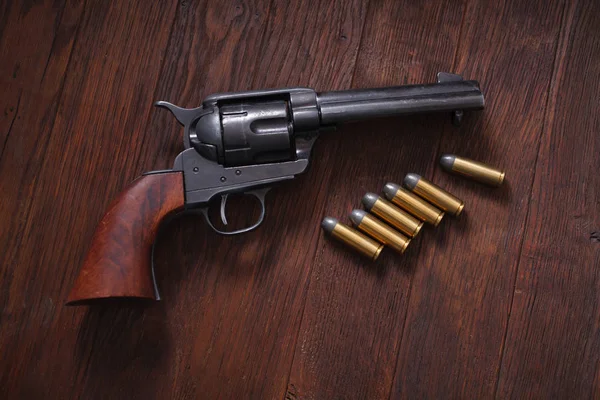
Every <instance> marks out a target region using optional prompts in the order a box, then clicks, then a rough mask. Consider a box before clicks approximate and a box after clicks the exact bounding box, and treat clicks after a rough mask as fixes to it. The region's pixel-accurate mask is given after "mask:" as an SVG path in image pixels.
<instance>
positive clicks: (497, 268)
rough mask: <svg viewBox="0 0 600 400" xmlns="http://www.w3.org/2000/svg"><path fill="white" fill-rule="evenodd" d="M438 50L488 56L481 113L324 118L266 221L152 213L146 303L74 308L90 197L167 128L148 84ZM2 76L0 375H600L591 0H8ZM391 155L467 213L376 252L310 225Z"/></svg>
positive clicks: (279, 77) (316, 78)
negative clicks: (242, 230)
mask: <svg viewBox="0 0 600 400" xmlns="http://www.w3.org/2000/svg"><path fill="white" fill-rule="evenodd" d="M438 71H450V72H456V73H460V74H463V75H464V76H465V77H467V78H471V79H478V80H479V81H480V83H481V86H482V88H483V89H484V92H485V94H486V109H485V111H483V112H481V113H470V114H468V115H466V118H465V123H464V125H463V126H462V127H461V128H460V129H457V128H454V127H452V126H451V124H450V123H449V120H448V118H447V116H446V115H438V116H426V117H407V118H397V119H389V120H385V121H377V122H375V123H357V124H352V125H347V126H344V127H342V128H340V129H338V131H337V132H326V133H323V134H322V136H321V138H320V139H319V143H318V144H317V147H316V149H315V152H314V154H313V155H314V157H313V160H312V161H313V164H312V166H311V168H310V170H309V171H308V172H307V173H306V174H305V175H303V176H302V177H301V178H299V179H297V180H295V181H293V182H289V183H286V184H282V185H280V186H278V187H276V188H275V189H274V190H273V191H272V192H271V193H270V194H269V197H268V199H267V207H268V209H267V217H266V220H265V223H264V224H263V226H262V227H261V228H260V229H258V230H257V231H255V232H252V233H250V234H247V235H244V236H239V237H221V236H218V235H216V234H214V233H213V232H212V231H211V230H210V229H209V228H208V227H207V225H206V224H205V223H204V221H203V220H202V219H200V218H199V217H196V216H187V217H184V218H178V219H176V220H174V221H172V222H171V223H170V224H169V225H168V226H166V227H165V229H164V231H163V232H162V234H161V236H160V238H159V241H158V244H157V247H156V258H155V262H156V277H157V281H158V285H159V288H160V289H161V295H162V298H163V300H162V301H161V302H158V303H153V304H151V305H148V304H136V303H133V304H132V303H127V304H121V305H119V304H111V305H109V306H93V307H89V308H86V307H76V308H73V307H65V305H64V304H65V302H66V300H67V296H68V294H69V291H70V289H71V287H72V286H73V284H74V282H75V278H76V276H77V274H78V272H79V269H80V267H81V265H82V263H83V261H84V258H85V256H86V252H87V250H88V249H89V246H90V243H91V241H92V236H93V234H94V231H95V229H96V225H97V224H98V222H99V221H100V220H101V218H102V216H103V215H104V213H105V211H106V209H107V208H108V207H109V205H110V204H111V203H112V201H113V200H114V199H115V198H116V197H117V196H118V194H119V192H121V191H122V190H124V189H125V188H126V187H127V186H128V185H129V183H130V182H131V181H132V180H133V179H134V178H135V177H136V176H139V175H140V174H142V173H144V172H146V171H150V170H160V169H166V168H170V167H171V165H172V163H173V160H174V158H175V156H176V155H177V154H178V152H179V151H180V150H181V148H182V138H181V134H182V130H181V127H180V126H179V125H178V124H177V123H176V122H175V120H174V119H173V118H172V116H170V115H169V114H168V113H167V112H164V111H161V110H158V109H153V108H152V103H153V102H154V101H156V100H168V101H172V102H174V103H177V104H179V105H181V106H185V107H192V106H197V105H198V104H200V102H201V101H202V99H203V98H204V97H205V96H207V95H209V94H211V93H214V92H218V91H239V90H247V89H251V88H263V87H278V86H295V85H302V86H310V87H314V88H316V89H317V90H335V89H345V88H350V87H369V86H383V85H394V84H405V83H417V82H431V81H433V80H434V78H435V73H436V72H438ZM0 85H1V86H0V87H1V88H2V91H1V93H2V96H1V97H0V193H1V194H0V196H1V197H0V360H2V363H1V368H0V395H1V396H2V398H8V399H13V398H14V399H37V398H40V399H41V398H44V399H45V398H57V399H58V398H60V399H64V398H85V399H95V398H98V399H107V398H111V399H112V398H125V399H129V398H144V399H166V398H207V399H214V398H258V399H263V398H268V399H270V398H276V399H284V398H287V399H300V398H307V399H325V398H357V399H362V398H369V399H375V398H386V399H387V398H494V397H497V398H598V397H599V396H600V272H598V271H600V200H599V199H600V178H599V174H598V171H599V170H600V117H599V111H598V110H600V95H599V93H600V3H598V1H595V0H573V1H558V0H557V1H542V0H533V1H528V2H526V1H516V0H498V1H485V0H462V1H456V2H415V1H405V0H400V1H396V0H370V1H360V0H351V1H348V0H346V1H337V0H336V1H328V0H320V1H308V0H301V1H279V0H251V1H216V0H208V1H202V2H196V1H191V0H189V1H179V2H176V1H160V2H158V1H157V2H150V1H141V0H134V1H112V2H108V1H107V2H104V1H96V2H95V1H90V0H53V1H50V0H47V1H8V2H2V3H1V4H0ZM441 152H454V153H457V154H460V155H463V156H467V157H471V158H474V159H477V160H481V161H487V162H489V163H491V164H493V165H497V166H500V167H502V168H504V169H505V170H506V176H507V184H506V185H504V186H503V187H501V188H499V189H489V188H486V187H482V186H479V185H478V184H476V183H472V182H468V181H465V180H462V179H461V178H457V177H455V176H450V175H447V174H445V173H444V172H442V171H441V169H440V168H439V167H437V166H436V159H437V157H438V156H439V154H440V153H441ZM407 172H416V173H420V174H421V175H423V176H426V177H428V178H431V179H432V180H433V181H435V182H436V183H438V184H440V185H441V186H443V187H445V188H447V189H449V190H450V191H451V192H452V193H454V194H455V195H457V196H458V197H460V198H462V199H463V200H465V202H466V208H465V213H463V215H461V216H460V217H459V218H457V219H453V218H447V219H445V220H444V221H443V222H442V224H440V226H439V227H438V228H436V229H433V228H431V227H429V228H428V229H425V230H424V231H423V232H422V234H421V235H420V236H419V237H418V238H417V239H416V240H414V241H413V243H412V244H411V245H410V247H409V249H408V250H407V252H406V253H405V255H404V256H398V255H396V254H394V253H392V252H385V251H384V253H382V256H381V257H380V259H379V261H378V262H377V263H376V264H370V263H368V262H366V261H365V260H363V259H362V258H360V257H359V256H356V255H354V254H353V253H351V252H350V251H348V250H347V249H346V248H344V247H343V246H342V245H339V244H337V243H334V242H332V241H331V240H329V239H328V238H326V237H324V236H323V234H322V232H321V231H320V228H319V223H320V220H321V219H322V218H323V216H325V215H332V216H334V217H338V218H339V219H341V220H344V221H346V222H347V221H348V219H347V217H346V215H347V213H348V212H350V211H351V210H352V209H353V208H357V207H358V206H359V205H360V197H361V196H362V194H363V193H364V192H366V191H379V190H380V188H381V187H382V185H383V184H384V183H385V182H387V181H396V182H398V181H400V180H401V179H402V177H403V176H404V174H405V173H407ZM246 212H248V210H237V211H236V212H234V213H233V215H232V217H231V218H232V219H234V220H236V219H237V220H243V219H244V214H245V213H246Z"/></svg>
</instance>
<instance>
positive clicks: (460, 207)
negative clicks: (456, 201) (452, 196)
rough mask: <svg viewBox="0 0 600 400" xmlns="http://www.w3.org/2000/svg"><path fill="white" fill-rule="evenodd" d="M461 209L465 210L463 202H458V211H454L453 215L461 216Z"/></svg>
mask: <svg viewBox="0 0 600 400" xmlns="http://www.w3.org/2000/svg"><path fill="white" fill-rule="evenodd" d="M463 208H465V202H464V201H461V202H460V206H458V209H457V210H456V212H455V213H454V216H456V217H458V216H459V215H460V214H462V212H463Z"/></svg>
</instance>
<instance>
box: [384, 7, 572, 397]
mask: <svg viewBox="0 0 600 400" xmlns="http://www.w3.org/2000/svg"><path fill="white" fill-rule="evenodd" d="M562 10H563V4H562V3H559V2H554V3H552V4H546V3H543V2H519V1H512V0H508V1H498V2H488V1H472V2H469V4H468V7H467V9H466V11H465V15H464V18H465V19H464V21H463V32H462V35H461V40H460V45H459V49H458V53H457V57H456V67H455V68H456V72H458V73H461V74H464V75H465V76H469V77H476V78H477V79H479V80H480V81H481V85H482V87H483V89H484V93H485V95H486V109H485V111H484V112H483V113H482V115H481V117H480V118H470V119H468V120H467V121H465V122H466V123H465V125H464V126H463V127H462V128H461V129H460V130H446V131H444V134H443V138H442V141H441V143H440V145H439V153H453V154H458V155H462V156H465V157H469V158H471V159H475V160H481V161H484V162H487V163H490V165H494V166H498V167H500V168H503V169H505V171H506V177H507V179H506V184H505V185H503V186H502V187H501V188H500V189H497V190H494V189H490V188H487V187H485V186H483V185H479V184H477V183H474V182H470V181H467V180H464V179H462V178H459V177H456V176H454V175H449V174H446V173H445V172H443V170H442V169H441V168H439V167H436V168H435V170H434V173H433V174H432V179H433V181H434V182H435V183H436V184H439V185H440V186H441V187H443V188H445V189H447V190H448V191H450V192H451V193H453V194H454V195H456V196H457V197H459V198H461V199H462V200H464V201H465V209H464V212H463V214H461V216H460V217H458V218H456V219H452V218H448V219H446V220H445V221H444V223H442V224H440V226H439V228H438V229H437V230H436V231H435V232H433V235H432V236H431V240H430V241H428V243H427V244H426V245H425V244H424V245H423V248H422V250H423V251H422V253H421V254H420V255H419V266H418V268H416V269H415V275H414V279H413V285H412V291H411V298H410V302H409V305H408V312H407V319H406V330H405V333H404V336H403V338H402V345H401V348H400V355H399V358H398V368H397V370H396V377H395V383H394V389H393V393H394V397H401V398H408V397H424V398H428V397H431V398H440V397H451V398H463V397H470V398H490V397H493V396H494V394H495V385H496V380H497V374H498V370H499V367H500V360H501V355H502V352H503V341H504V335H505V332H506V326H507V324H508V319H509V315H510V299H511V296H510V293H511V291H512V288H513V283H514V277H515V274H516V265H517V260H518V258H519V254H520V249H521V244H522V241H523V231H524V228H525V219H526V215H527V204H528V201H529V197H530V192H531V183H532V180H533V168H532V166H534V165H535V162H536V154H535V150H533V149H537V147H538V146H539V140H540V136H541V134H542V129H543V115H544V110H545V107H546V104H547V101H548V90H549V87H550V80H551V78H552V70H553V65H554V62H555V54H556V46H557V42H558V36H559V30H560V24H561V16H562ZM481 21H490V23H480V22H481ZM524 26H525V27H527V29H523V27H524ZM507 32H510V34H507ZM515 60H518V62H515ZM439 155H440V154H437V156H439ZM435 162H436V163H437V160H436V161H435ZM432 371H437V372H438V373H435V374H434V373H432ZM424 381H427V384H426V385H425V384H423V382H424Z"/></svg>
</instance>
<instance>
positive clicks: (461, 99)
mask: <svg viewBox="0 0 600 400" xmlns="http://www.w3.org/2000/svg"><path fill="white" fill-rule="evenodd" d="M317 104H318V107H319V110H320V117H321V124H322V125H334V124H338V123H342V122H349V121H359V120H363V119H367V118H381V117H391V116H396V115H404V114H416V113H422V112H436V111H457V110H479V109H482V108H483V105H484V100H483V93H482V92H481V90H480V89H479V83H478V82H477V81H453V82H441V83H432V84H426V85H406V86H394V87H386V88H378V89H356V90H343V91H335V92H323V93H319V94H318V95H317Z"/></svg>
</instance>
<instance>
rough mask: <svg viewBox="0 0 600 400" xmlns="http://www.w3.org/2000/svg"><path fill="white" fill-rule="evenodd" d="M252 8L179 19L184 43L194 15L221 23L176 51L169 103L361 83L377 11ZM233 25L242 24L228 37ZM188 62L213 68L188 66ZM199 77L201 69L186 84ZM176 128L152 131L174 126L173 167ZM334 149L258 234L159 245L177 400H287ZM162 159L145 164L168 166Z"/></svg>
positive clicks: (170, 235) (190, 231)
mask: <svg viewBox="0 0 600 400" xmlns="http://www.w3.org/2000/svg"><path fill="white" fill-rule="evenodd" d="M269 6H270V8H269ZM240 7H241V9H237V3H235V4H233V5H228V6H226V8H225V10H223V8H222V6H221V2H214V3H212V4H210V5H208V6H207V8H206V10H197V11H196V12H195V13H192V14H191V15H190V16H189V17H188V18H189V19H190V20H189V21H179V20H178V21H177V23H176V25H175V29H174V34H173V38H174V39H173V40H176V39H175V38H177V37H182V38H183V37H185V35H184V34H183V33H181V32H179V29H183V28H185V29H192V28H190V27H189V24H190V23H191V22H190V21H193V20H194V18H195V19H196V20H201V18H203V16H204V15H205V14H208V15H210V16H211V18H208V17H206V18H207V19H206V27H205V28H203V29H206V31H205V32H203V31H202V30H201V32H202V33H197V32H196V33H194V35H197V36H199V37H204V38H208V40H197V41H194V42H192V43H186V44H184V45H183V46H182V47H181V48H179V49H177V48H174V49H172V50H171V51H170V53H169V54H168V55H167V63H166V65H167V67H166V68H165V73H164V74H163V75H165V76H166V78H165V79H166V80H167V81H169V80H170V81H171V82H172V83H168V84H166V85H165V87H164V92H163V93H161V94H160V96H162V97H165V98H167V99H171V100H174V101H177V102H180V103H182V104H183V105H185V106H189V107H192V106H197V105H198V104H199V103H200V102H201V100H202V97H203V96H205V95H208V94H211V93H212V92H216V91H234V90H236V91H237V90H245V89H250V88H262V87H286V86H294V85H298V84H302V85H314V86H316V87H319V88H328V89H340V88H345V87H348V86H349V85H350V83H351V82H350V81H351V76H352V70H353V68H354V62H355V56H356V53H357V50H358V45H359V42H360V33H361V31H362V24H363V22H364V17H365V13H366V6H365V5H361V2H359V1H352V2H347V1H336V2H330V1H324V0H323V1H320V2H308V1H304V2H284V1H276V2H272V4H270V2H267V1H265V2H254V3H251V4H248V5H240ZM215 18H216V19H215ZM232 20H233V21H234V23H235V24H234V26H233V27H231V28H227V26H228V24H229V21H232ZM192 26H193V25H192ZM224 31H226V32H228V33H227V35H226V34H225V32H224ZM342 36H343V37H342ZM173 40H172V43H171V45H173V44H175V43H174V42H173ZM176 41H177V40H176ZM177 42H178V41H177ZM178 43H179V42H178ZM186 54H190V55H191V54H202V55H203V57H205V59H194V60H185V59H182V57H184V56H182V55H186ZM192 61H194V62H193V63H192ZM171 62H173V63H176V62H177V63H179V65H178V66H175V65H174V64H172V63H171ZM190 63H192V64H191V65H193V67H192V68H191V67H190ZM323 65H327V66H329V68H328V69H327V71H323V72H322V73H321V72H319V75H318V76H313V74H314V72H315V66H323ZM171 66H172V68H173V70H169V68H171ZM190 68H191V70H192V71H194V72H193V73H192V75H190V76H187V77H186V75H185V74H186V73H188V71H190ZM319 68H320V67H319ZM171 75H172V76H171ZM182 76H183V77H185V79H182ZM162 90H163V88H161V89H160V90H159V92H160V91H162ZM160 118H163V117H160ZM164 120H165V121H167V122H166V123H165V122H162V120H161V121H158V120H157V121H153V123H152V124H151V125H152V127H153V128H152V129H155V127H158V129H157V131H158V132H161V129H160V127H161V126H162V124H165V126H167V125H166V124H167V123H168V127H167V128H166V129H167V130H169V129H173V136H172V137H165V138H163V139H158V138H157V140H158V143H159V144H158V145H157V148H156V149H154V150H153V151H154V152H160V146H161V144H160V143H161V141H162V145H163V146H165V147H167V148H169V150H168V151H165V152H164V153H161V155H160V157H161V159H159V160H158V163H159V164H160V163H162V162H163V161H162V157H164V158H165V160H166V159H169V161H168V162H169V163H172V160H173V158H174V156H175V152H176V151H177V150H178V148H180V143H181V133H182V132H181V128H180V127H179V126H177V125H176V124H175V122H174V120H173V119H172V117H170V116H168V117H164ZM163 140H164V141H163ZM167 140H168V141H171V142H176V143H177V146H173V144H170V143H168V142H167ZM328 145H329V146H330V147H327V146H328ZM332 145H334V142H332V141H327V139H325V140H324V143H320V144H319V145H318V147H317V150H316V153H315V154H314V165H313V168H311V169H310V171H309V172H307V174H306V175H305V176H303V177H302V178H300V179H298V180H296V181H294V182H291V183H289V184H285V185H281V186H280V187H278V188H275V189H274V190H273V191H272V192H271V193H270V194H269V197H268V199H267V216H266V220H265V223H264V224H263V226H261V227H260V228H259V229H258V230H257V231H255V232H252V233H250V234H248V235H242V236H239V237H221V236H219V235H216V234H215V233H214V232H212V231H211V230H210V229H209V228H208V227H207V225H206V223H205V222H204V221H203V220H202V219H200V218H199V217H196V218H194V217H186V218H182V219H181V220H180V221H178V222H177V223H174V224H172V225H171V226H170V227H168V228H167V232H165V235H164V240H163V241H162V242H161V244H160V245H159V246H158V248H157V277H158V280H159V285H160V287H161V289H162V292H163V297H164V299H165V300H164V303H163V304H164V308H163V309H162V313H163V314H164V316H163V318H165V324H166V326H172V327H176V328H174V329H173V330H172V331H170V335H171V346H172V348H171V350H170V352H171V353H172V354H173V356H172V358H169V360H170V362H169V364H170V366H169V372H168V373H167V375H168V376H170V377H171V379H169V380H164V381H163V382H162V385H164V387H165V389H164V390H165V391H166V390H167V389H166V388H169V389H170V390H171V392H170V395H169V396H168V397H176V398H180V397H191V398H197V397H205V398H233V397H239V396H242V397H254V398H278V397H281V396H283V393H284V392H285V391H286V387H287V386H286V385H287V379H288V375H289V370H290V366H291V364H292V358H293V354H294V346H295V340H296V335H297V332H298V328H299V325H300V320H301V316H302V309H303V307H304V299H305V295H306V286H307V282H308V274H309V272H310V265H311V262H312V259H313V257H314V252H315V248H316V242H317V240H318V237H319V220H320V217H321V215H322V212H321V211H318V209H319V207H322V206H323V204H324V196H325V195H326V193H327V192H326V183H327V182H328V180H327V177H328V176H329V174H330V173H331V169H332V168H333V164H331V163H328V162H327V160H328V159H329V156H328V154H327V153H329V152H331V149H332V147H331V146H332ZM171 149H173V153H169V152H171V151H172V150H171ZM150 153H151V152H150V151H149V154H148V155H144V156H143V158H144V159H146V160H152V157H156V156H154V155H150ZM146 157H148V158H146ZM166 165H168V164H167V161H165V166H166ZM299 198H302V201H299ZM315 209H317V211H315ZM291 210H293V212H291ZM247 212H249V211H248V209H247V207H246V208H242V209H240V210H237V211H236V210H235V209H234V210H232V214H233V215H232V216H230V219H233V220H236V219H238V220H241V219H243V218H244V215H243V214H244V213H247ZM161 306H162V305H161ZM175 357H176V358H175ZM161 390H162V389H161Z"/></svg>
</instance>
